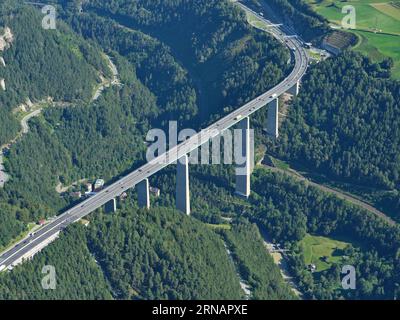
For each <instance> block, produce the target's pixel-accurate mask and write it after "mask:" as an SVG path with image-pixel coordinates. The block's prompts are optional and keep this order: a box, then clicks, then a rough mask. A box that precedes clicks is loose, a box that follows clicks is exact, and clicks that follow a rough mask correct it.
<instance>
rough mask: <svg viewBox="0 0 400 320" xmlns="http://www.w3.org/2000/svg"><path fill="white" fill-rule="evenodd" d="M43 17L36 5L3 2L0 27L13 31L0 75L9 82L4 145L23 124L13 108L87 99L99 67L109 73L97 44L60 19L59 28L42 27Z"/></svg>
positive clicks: (2, 97)
mask: <svg viewBox="0 0 400 320" xmlns="http://www.w3.org/2000/svg"><path fill="white" fill-rule="evenodd" d="M11 3H12V4H13V5H12V6H11ZM42 18H43V17H42V15H41V14H40V12H38V11H37V10H35V9H33V8H31V7H29V6H27V5H20V4H17V2H16V1H14V2H13V1H9V0H7V1H5V2H2V4H0V26H1V27H3V26H7V27H9V28H10V29H11V32H12V34H13V41H12V43H11V44H10V47H9V48H8V49H6V50H5V51H4V52H3V53H2V56H3V58H4V61H5V63H6V66H5V67H3V66H2V67H1V68H0V78H1V79H5V82H6V91H1V93H0V106H1V107H0V145H3V144H5V143H7V142H9V140H11V139H12V138H14V137H15V135H16V133H17V131H18V130H19V127H18V123H17V122H16V119H15V118H14V117H13V115H12V114H11V111H12V109H14V108H16V107H18V106H19V105H20V104H21V103H23V102H25V100H26V99H27V98H30V99H31V100H32V101H34V102H35V101H39V100H42V99H44V98H47V97H52V98H53V99H54V100H56V101H68V102H71V101H75V100H80V101H89V99H90V98H91V97H92V95H93V93H94V88H95V86H96V84H97V83H98V82H99V81H100V79H99V77H98V72H101V73H103V74H108V73H109V70H108V67H107V65H106V62H105V61H104V59H103V58H102V57H101V55H99V53H98V49H96V48H95V47H93V46H91V45H89V44H88V43H87V42H85V41H83V40H82V39H81V38H78V37H77V36H76V35H75V34H74V33H73V32H72V31H71V30H70V28H69V27H67V26H66V25H65V24H63V23H61V21H60V23H59V25H58V29H56V30H44V29H43V28H42V25H41V23H42Z"/></svg>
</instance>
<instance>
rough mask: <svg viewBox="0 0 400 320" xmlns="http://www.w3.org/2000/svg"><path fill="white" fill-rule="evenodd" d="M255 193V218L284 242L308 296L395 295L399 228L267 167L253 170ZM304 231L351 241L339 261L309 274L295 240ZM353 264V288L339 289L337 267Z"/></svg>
mask: <svg viewBox="0 0 400 320" xmlns="http://www.w3.org/2000/svg"><path fill="white" fill-rule="evenodd" d="M253 188H254V191H255V195H254V197H253V204H254V211H253V217H254V219H255V221H257V222H258V223H260V224H261V225H262V226H264V227H265V228H266V230H268V232H269V233H270V236H271V237H273V238H274V239H275V241H277V242H280V243H281V242H286V243H287V247H288V248H290V251H291V254H290V255H289V261H290V266H291V270H292V272H293V274H294V275H296V277H297V283H299V284H300V286H301V290H302V292H304V294H305V297H306V298H309V299H310V298H311V299H340V298H347V299H393V297H395V296H397V295H398V294H399V293H400V292H399V289H398V284H399V283H400V272H399V270H400V249H399V248H400V228H399V227H398V226H393V227H391V226H389V225H388V224H386V223H385V222H384V221H383V220H381V219H380V218H378V217H376V216H374V215H372V214H371V213H369V212H367V211H364V210H362V209H360V208H358V207H355V206H352V205H349V204H347V203H346V202H344V201H342V200H339V199H338V198H336V197H334V196H331V195H327V194H325V193H323V192H321V191H319V190H318V189H316V188H315V187H310V186H306V185H304V184H299V183H298V181H296V180H294V179H293V178H289V177H287V176H283V175H281V174H276V173H270V172H268V171H267V170H265V169H261V170H258V171H256V173H255V178H254V186H253ZM306 233H311V234H316V235H321V236H327V237H332V238H337V239H347V240H348V241H350V243H351V244H352V245H351V246H350V247H349V248H348V249H347V250H346V252H345V253H344V254H343V255H345V256H346V257H347V259H346V260H345V261H344V262H342V264H340V263H339V264H332V266H331V267H330V268H329V269H328V270H325V271H321V272H318V273H317V274H316V275H315V276H313V275H312V274H311V273H310V271H309V270H307V268H306V265H305V260H304V252H303V249H302V248H301V246H300V245H299V242H298V241H300V240H302V239H303V238H304V236H305V235H306ZM343 264H346V265H353V266H354V267H355V268H356V272H357V289H356V290H347V291H346V290H342V288H341V286H340V279H341V278H340V277H341V276H340V270H341V267H342V265H343Z"/></svg>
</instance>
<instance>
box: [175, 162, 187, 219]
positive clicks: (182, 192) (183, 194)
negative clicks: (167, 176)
mask: <svg viewBox="0 0 400 320" xmlns="http://www.w3.org/2000/svg"><path fill="white" fill-rule="evenodd" d="M176 208H177V209H178V210H180V211H182V212H183V213H185V214H187V215H190V190H189V158H188V156H187V155H184V156H183V157H182V158H180V159H179V160H178V163H177V170H176Z"/></svg>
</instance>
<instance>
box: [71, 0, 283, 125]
mask: <svg viewBox="0 0 400 320" xmlns="http://www.w3.org/2000/svg"><path fill="white" fill-rule="evenodd" d="M83 9H84V12H85V13H86V12H88V14H83V15H80V16H79V19H77V18H76V17H75V16H74V15H73V16H72V17H70V18H69V19H70V20H71V21H72V22H71V23H72V24H73V25H74V26H75V27H76V28H77V29H78V30H80V31H81V32H82V34H83V35H84V36H87V37H89V38H96V39H99V40H100V41H101V42H102V43H103V44H105V45H107V46H109V45H111V46H112V48H113V49H114V50H118V51H119V52H120V53H121V54H123V55H124V52H123V51H121V49H123V50H124V49H125V50H124V51H125V52H126V51H127V50H126V49H128V48H126V47H125V48H121V44H122V45H124V46H125V45H126V41H127V40H126V39H127V38H128V34H127V30H126V28H125V30H124V33H123V34H122V37H115V36H114V35H115V34H116V32H117V33H119V34H121V33H122V32H121V31H118V30H117V31H116V30H115V26H114V27H113V26H110V25H109V18H110V17H112V19H113V20H114V21H115V22H117V23H118V24H119V25H122V26H124V27H128V28H133V29H137V30H141V31H142V32H144V33H147V34H150V35H151V36H152V37H154V38H156V39H158V40H159V41H161V42H162V43H163V44H164V45H166V46H168V49H169V50H171V53H172V55H173V56H174V57H175V58H176V59H177V60H178V61H179V63H181V64H182V66H183V67H184V68H185V69H186V70H187V71H188V72H189V75H188V76H189V78H190V79H191V84H192V85H193V87H194V88H195V90H196V96H197V99H196V103H197V106H198V108H199V109H200V110H199V111H198V112H196V114H197V113H198V115H199V117H200V119H199V121H200V122H209V121H210V115H214V117H215V116H220V115H221V113H223V112H227V111H228V110H229V109H231V108H232V107H238V106H239V105H241V104H243V103H244V102H246V101H248V100H249V99H251V98H253V97H255V96H256V95H258V94H260V93H262V92H263V91H265V90H266V89H267V88H270V87H272V86H273V85H275V84H277V83H278V82H279V81H280V80H281V79H282V78H283V76H284V75H285V74H286V73H287V72H288V71H289V68H290V66H288V65H287V61H288V58H289V54H288V52H287V50H286V49H285V48H284V47H282V46H281V45H280V44H279V43H278V42H277V41H275V40H273V39H272V37H270V36H269V35H268V34H266V33H265V32H261V31H259V30H256V29H252V28H251V27H250V26H249V25H248V24H247V22H246V16H245V14H244V12H243V11H242V10H240V9H239V8H237V7H236V6H234V5H233V4H232V3H231V2H230V1H227V0H223V1H217V0H212V1H187V0H185V1H178V2H177V1H162V2H157V3H156V2H154V1H146V0H141V1H136V2H134V3H131V2H130V1H125V0H118V1H114V2H112V3H109V2H104V1H97V0H91V1H87V2H85V4H84V6H83ZM98 16H102V17H106V18H107V22H104V21H103V22H102V21H101V20H99V19H96V17H98ZM105 24H108V25H105ZM104 30H106V32H105V35H106V37H105V39H102V38H103V37H104ZM110 35H112V38H114V40H112V39H110ZM121 40H122V43H121ZM110 41H111V42H110ZM115 41H118V42H119V44H118V42H117V43H115ZM113 42H114V46H113ZM128 43H129V42H128ZM115 45H117V46H118V47H120V49H118V47H115ZM161 51H162V52H164V51H165V49H162V50H161ZM128 52H131V51H130V50H129V51H128ZM129 56H130V57H133V56H132V55H131V54H129ZM153 56H156V57H157V56H158V55H152V56H151V57H153ZM163 56H164V57H168V55H166V54H165V52H164V55H163ZM149 57H150V55H149ZM153 59H154V58H152V60H153ZM164 59H166V58H164ZM131 61H132V60H131ZM141 61H142V59H140V60H139V59H135V61H134V63H135V64H136V63H137V62H139V63H140V65H139V70H138V75H139V78H140V79H141V80H142V81H143V82H145V83H146V81H148V79H149V78H148V76H145V75H147V74H148V72H146V73H145V74H144V73H143V72H141V71H140V69H142V68H143V67H145V66H146V64H144V61H143V63H142V62H141ZM150 64H152V63H150ZM155 70H158V71H159V70H163V68H157V69H155ZM169 79H171V77H169ZM186 91H187V90H186ZM163 97H164V96H161V97H160V96H159V98H163ZM192 101H193V99H192ZM179 111H180V112H181V111H183V110H179ZM191 122H192V123H193V122H194V119H193V117H192V119H191Z"/></svg>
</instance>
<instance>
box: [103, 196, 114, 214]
mask: <svg viewBox="0 0 400 320" xmlns="http://www.w3.org/2000/svg"><path fill="white" fill-rule="evenodd" d="M105 210H106V213H115V212H117V199H116V198H114V199H111V200H110V201H108V202H107V203H106V205H105Z"/></svg>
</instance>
